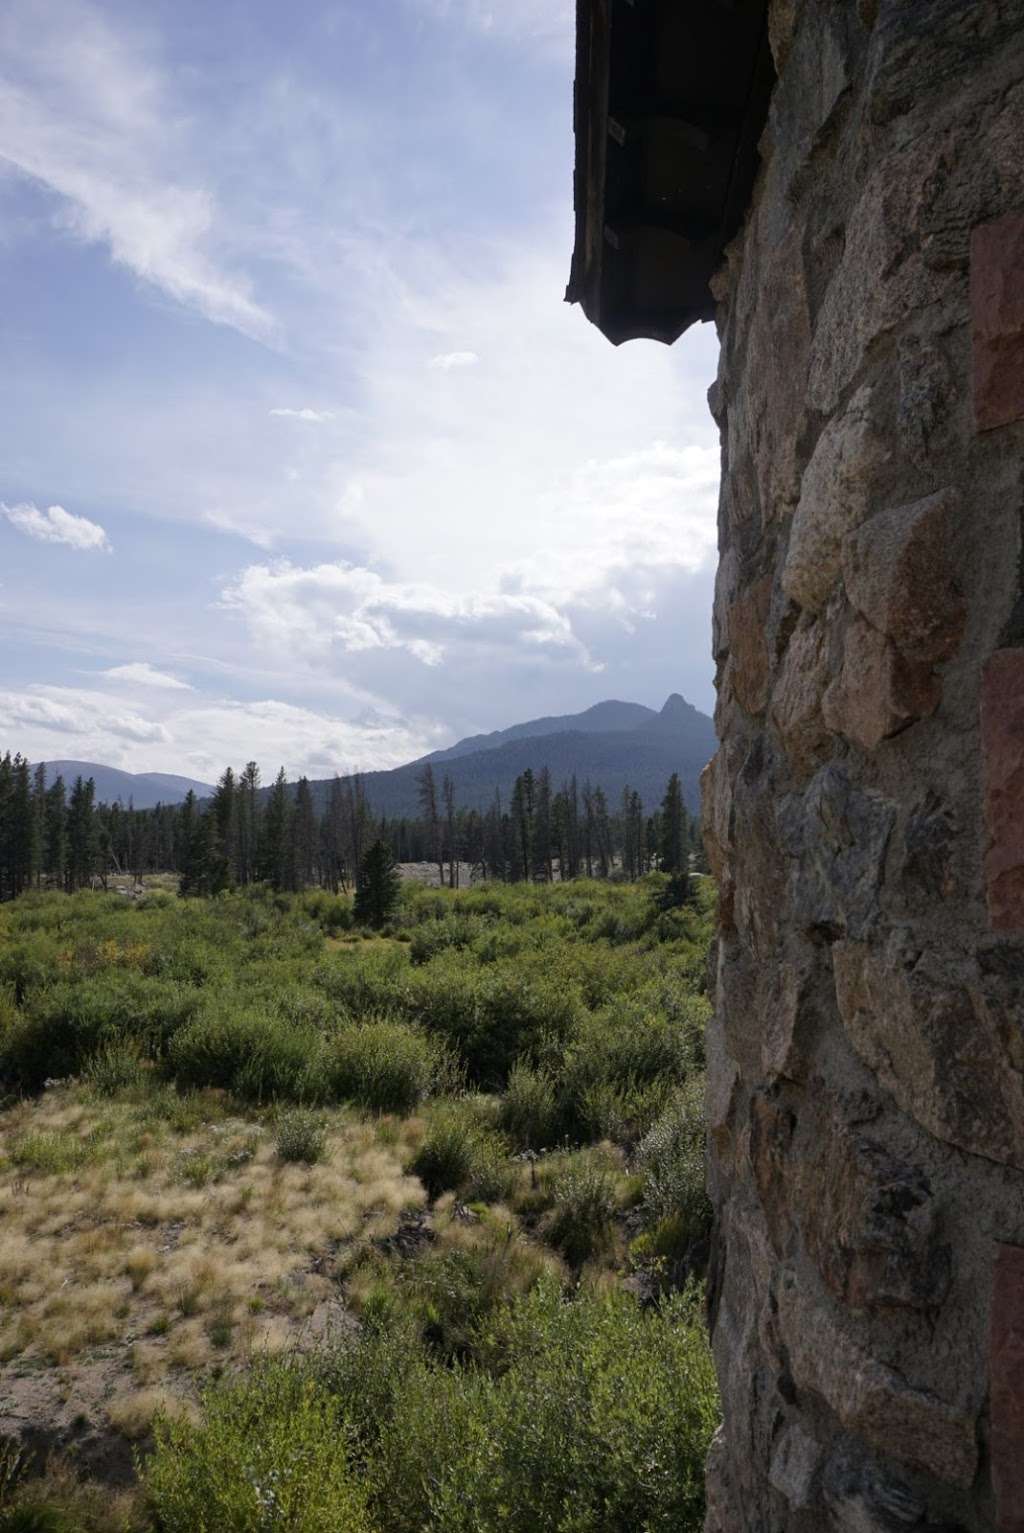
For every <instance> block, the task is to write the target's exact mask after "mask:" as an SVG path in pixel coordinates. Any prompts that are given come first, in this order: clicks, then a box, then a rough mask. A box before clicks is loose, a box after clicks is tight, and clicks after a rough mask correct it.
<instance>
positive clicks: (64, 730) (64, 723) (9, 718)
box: [0, 686, 167, 757]
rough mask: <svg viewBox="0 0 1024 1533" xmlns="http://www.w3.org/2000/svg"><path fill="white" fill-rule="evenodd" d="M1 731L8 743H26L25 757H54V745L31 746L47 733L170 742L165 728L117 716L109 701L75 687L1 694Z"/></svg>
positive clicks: (123, 714)
mask: <svg viewBox="0 0 1024 1533" xmlns="http://www.w3.org/2000/svg"><path fill="white" fill-rule="evenodd" d="M0 730H2V731H3V733H4V734H5V736H6V737H7V738H8V739H14V740H17V741H19V742H24V743H23V745H22V748H23V749H24V750H25V752H26V754H31V755H34V756H37V757H38V756H40V755H44V754H47V753H49V754H51V755H52V750H50V749H49V747H50V746H52V744H53V741H52V740H50V742H49V746H47V747H44V749H43V750H42V751H40V749H39V748H38V745H34V744H33V743H32V742H33V741H37V740H38V735H37V734H36V733H35V732H36V731H38V730H45V731H47V732H52V733H54V734H59V735H75V736H80V735H86V736H92V737H94V738H95V737H102V738H104V739H107V738H109V737H110V736H113V737H114V738H115V739H116V740H118V741H131V742H133V743H135V744H152V743H154V742H163V741H166V739H167V732H166V730H165V729H164V727H163V725H162V724H160V723H158V722H156V721H155V720H153V719H147V718H143V717H142V715H141V714H138V713H134V712H123V711H122V712H114V711H112V710H111V707H110V699H109V698H108V697H102V696H100V695H98V694H97V693H94V692H88V691H78V690H77V689H75V688H74V687H48V686H35V687H31V688H30V689H29V690H28V691H27V692H0Z"/></svg>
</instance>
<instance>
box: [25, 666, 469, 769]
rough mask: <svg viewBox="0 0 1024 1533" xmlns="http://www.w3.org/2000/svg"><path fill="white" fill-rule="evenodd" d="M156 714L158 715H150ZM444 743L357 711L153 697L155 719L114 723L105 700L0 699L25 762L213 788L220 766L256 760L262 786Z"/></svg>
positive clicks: (442, 737) (428, 732) (418, 725)
mask: <svg viewBox="0 0 1024 1533" xmlns="http://www.w3.org/2000/svg"><path fill="white" fill-rule="evenodd" d="M157 714H159V717H157V716H156V715H157ZM449 739H450V735H449V733H448V731H446V730H443V729H441V728H439V727H438V726H437V725H435V724H432V723H431V722H430V721H429V720H426V719H423V718H419V717H416V716H411V717H408V718H404V719H399V718H396V717H394V716H392V715H390V714H387V713H380V712H377V711H375V710H373V709H366V708H364V709H362V710H361V711H360V713H359V714H358V715H357V716H356V717H355V718H352V719H346V718H339V717H337V716H336V715H334V714H332V713H326V712H319V711H316V710H314V709H311V708H307V707H302V706H298V705H296V704H294V703H289V702H285V701H282V700H280V699H276V698H266V699H259V700H255V701H251V702H240V701H237V700H231V699H226V698H213V697H198V696H197V695H196V694H192V695H191V696H190V697H189V698H188V699H185V698H181V697H179V696H176V695H174V694H172V693H165V694H164V695H163V696H161V697H159V698H156V697H154V699H153V708H152V716H150V717H146V718H143V717H141V716H140V715H138V714H135V713H123V712H119V713H117V714H114V715H112V714H111V711H110V700H109V698H104V697H103V696H101V695H100V694H98V693H95V692H91V691H88V690H84V689H83V690H75V689H73V688H70V687H32V688H30V689H29V690H27V691H25V692H20V693H19V692H0V740H2V741H3V743H4V747H5V748H6V747H7V745H10V748H11V749H12V750H21V751H23V752H24V753H25V754H26V755H27V756H28V757H29V759H30V760H33V761H46V760H54V759H59V758H60V757H61V756H65V755H71V756H74V757H76V758H78V759H80V760H84V761H96V762H102V763H103V764H105V765H107V766H116V767H121V768H123V769H124V770H125V771H131V772H156V771H164V772H168V771H170V772H180V773H183V774H184V775H186V776H192V777H197V778H199V779H200V780H202V781H206V782H212V781H214V780H215V779H216V778H217V777H218V776H219V775H220V773H221V772H222V771H223V770H224V768H225V766H228V765H234V766H236V767H239V766H242V765H243V764H244V763H245V762H246V761H249V760H252V759H254V758H255V759H256V760H257V761H258V762H259V764H260V766H261V768H262V771H263V775H264V779H265V780H269V778H270V777H271V776H273V774H274V773H275V772H276V771H277V769H278V767H279V766H282V765H283V766H284V768H285V771H286V772H287V773H288V775H289V776H290V777H292V778H294V777H297V776H299V775H300V774H301V773H306V774H307V775H308V776H310V777H330V776H333V774H334V773H335V772H340V773H345V772H349V771H374V770H383V769H386V768H388V767H393V766H399V765H401V764H402V763H403V762H406V761H410V760H412V759H414V758H415V757H417V756H421V755H424V754H425V753H426V752H427V751H429V750H433V749H435V748H436V747H437V746H439V745H443V744H446V743H447V742H448V740H449Z"/></svg>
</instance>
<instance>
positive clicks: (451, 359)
mask: <svg viewBox="0 0 1024 1533" xmlns="http://www.w3.org/2000/svg"><path fill="white" fill-rule="evenodd" d="M479 360H480V358H479V357H478V356H477V354H476V352H475V351H442V352H441V353H440V354H439V355H438V356H436V357H431V359H430V363H429V365H430V366H431V367H433V368H436V369H437V370H438V371H439V372H442V373H450V372H452V371H453V369H455V368H460V367H475V366H476V364H477V363H478V362H479Z"/></svg>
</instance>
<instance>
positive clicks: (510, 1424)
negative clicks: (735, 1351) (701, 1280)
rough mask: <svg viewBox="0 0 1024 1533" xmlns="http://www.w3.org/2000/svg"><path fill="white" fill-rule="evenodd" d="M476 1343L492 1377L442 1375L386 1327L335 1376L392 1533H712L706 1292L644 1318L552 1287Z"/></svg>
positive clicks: (535, 1292)
mask: <svg viewBox="0 0 1024 1533" xmlns="http://www.w3.org/2000/svg"><path fill="white" fill-rule="evenodd" d="M477 1343H478V1350H479V1351H480V1355H481V1358H482V1361H483V1364H484V1366H483V1367H480V1366H478V1365H477V1366H463V1365H460V1364H458V1363H456V1364H455V1365H454V1366H441V1365H438V1364H436V1363H433V1362H431V1361H430V1360H429V1359H428V1358H426V1357H424V1356H422V1355H418V1354H417V1352H416V1350H415V1348H414V1346H412V1345H411V1344H410V1342H409V1340H408V1339H405V1338H403V1343H402V1345H401V1346H395V1345H393V1344H392V1343H391V1342H390V1341H389V1338H388V1337H387V1336H382V1335H380V1334H379V1333H377V1332H375V1330H374V1328H373V1327H371V1328H370V1330H369V1332H368V1333H367V1334H366V1335H365V1336H364V1337H363V1338H362V1339H361V1340H357V1341H353V1342H351V1343H346V1344H345V1348H344V1355H343V1356H341V1357H340V1358H339V1359H337V1360H336V1362H335V1365H334V1366H333V1367H332V1369H331V1370H330V1377H331V1380H332V1383H333V1385H334V1387H335V1389H337V1391H338V1392H339V1397H340V1400H341V1403H342V1406H343V1408H344V1409H345V1411H346V1412H347V1413H348V1414H349V1415H350V1417H351V1419H352V1421H353V1424H354V1427H355V1430H356V1432H357V1434H358V1439H359V1442H360V1445H361V1447H362V1450H363V1452H364V1453H365V1454H366V1456H367V1460H368V1465H369V1479H370V1486H371V1490H370V1495H371V1505H372V1510H373V1513H374V1516H375V1519H376V1522H377V1525H378V1526H379V1528H380V1529H381V1530H382V1533H422V1530H423V1529H435V1530H441V1529H443V1530H444V1533H569V1530H571V1533H636V1530H638V1529H643V1530H644V1533H700V1528H701V1526H702V1522H703V1515H704V1460H705V1456H706V1453H707V1449H708V1445H709V1443H710V1440H711V1436H712V1433H713V1432H714V1430H715V1427H716V1425H717V1420H718V1408H717V1396H716V1390H715V1380H714V1370H713V1368H712V1364H711V1358H710V1355H709V1351H708V1346H707V1340H706V1337H705V1334H704V1331H703V1326H702V1323H701V1318H700V1307H699V1303H698V1299H697V1295H696V1294H692V1293H687V1294H684V1295H677V1296H675V1297H674V1298H672V1299H670V1300H668V1301H666V1302H665V1303H663V1304H662V1305H661V1306H660V1307H657V1308H651V1309H646V1310H645V1309H641V1307H640V1305H639V1304H638V1303H637V1302H636V1300H635V1299H633V1297H632V1296H631V1295H629V1294H625V1293H622V1292H621V1291H615V1292H613V1293H609V1294H596V1293H592V1292H587V1291H581V1292H580V1293H579V1294H578V1295H577V1296H576V1297H575V1298H574V1299H572V1300H571V1301H569V1300H566V1299H565V1298H564V1297H563V1294H562V1292H561V1288H560V1285H559V1284H558V1283H557V1282H555V1281H542V1282H541V1283H540V1284H538V1285H537V1286H536V1287H534V1288H533V1289H532V1290H531V1291H530V1292H529V1293H528V1294H526V1295H525V1296H523V1297H521V1298H518V1299H515V1300H514V1301H513V1302H512V1303H511V1304H509V1305H507V1306H502V1305H499V1306H498V1307H497V1308H495V1309H494V1310H492V1311H490V1312H488V1313H487V1314H486V1316H485V1317H484V1319H483V1321H482V1328H481V1327H478V1332H477ZM364 1349H365V1350H364Z"/></svg>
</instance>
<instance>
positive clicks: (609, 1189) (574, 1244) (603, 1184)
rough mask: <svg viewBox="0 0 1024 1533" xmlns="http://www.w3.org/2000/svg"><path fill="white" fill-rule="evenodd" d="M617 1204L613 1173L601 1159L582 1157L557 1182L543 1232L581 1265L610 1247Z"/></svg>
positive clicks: (567, 1257)
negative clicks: (551, 1206) (602, 1163)
mask: <svg viewBox="0 0 1024 1533" xmlns="http://www.w3.org/2000/svg"><path fill="white" fill-rule="evenodd" d="M617 1205H618V1189H617V1187H616V1183H615V1177H614V1176H613V1175H612V1173H611V1172H610V1171H609V1170H608V1169H607V1167H605V1166H603V1165H601V1164H600V1162H599V1161H598V1160H596V1159H592V1158H590V1157H587V1156H580V1157H578V1158H577V1159H576V1160H575V1162H574V1163H573V1164H572V1165H570V1167H569V1168H568V1170H566V1171H564V1172H563V1173H562V1175H561V1176H560V1177H559V1178H558V1180H557V1181H556V1183H555V1186H554V1207H553V1208H552V1209H551V1211H550V1213H549V1214H548V1215H547V1217H546V1218H545V1220H544V1223H543V1229H544V1234H545V1236H546V1238H547V1239H548V1240H549V1241H550V1242H551V1244H552V1245H553V1246H554V1247H555V1249H556V1250H558V1251H561V1253H562V1255H563V1256H564V1257H565V1259H566V1261H567V1262H568V1263H569V1265H570V1266H572V1267H577V1268H579V1267H582V1266H583V1263H584V1262H588V1261H592V1260H593V1259H594V1257H597V1256H603V1255H604V1254H605V1252H607V1251H608V1250H610V1249H611V1246H612V1244H613V1241H614V1223H613V1221H614V1218H615V1210H616V1207H617Z"/></svg>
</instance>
